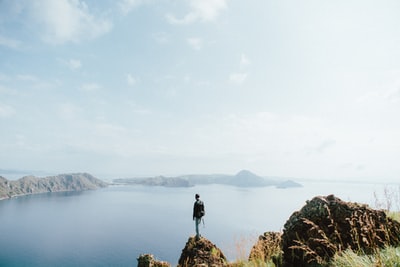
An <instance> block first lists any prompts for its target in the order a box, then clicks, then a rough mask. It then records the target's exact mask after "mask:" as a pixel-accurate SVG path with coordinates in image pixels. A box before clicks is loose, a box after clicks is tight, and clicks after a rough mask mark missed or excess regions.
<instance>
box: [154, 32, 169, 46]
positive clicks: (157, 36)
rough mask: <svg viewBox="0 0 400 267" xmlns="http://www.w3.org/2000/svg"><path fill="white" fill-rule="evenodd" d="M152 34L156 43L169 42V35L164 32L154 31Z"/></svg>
mask: <svg viewBox="0 0 400 267" xmlns="http://www.w3.org/2000/svg"><path fill="white" fill-rule="evenodd" d="M152 36H153V38H154V40H156V42H157V43H160V44H167V43H169V42H170V37H169V35H168V34H167V33H166V32H157V33H154V34H153V35H152Z"/></svg>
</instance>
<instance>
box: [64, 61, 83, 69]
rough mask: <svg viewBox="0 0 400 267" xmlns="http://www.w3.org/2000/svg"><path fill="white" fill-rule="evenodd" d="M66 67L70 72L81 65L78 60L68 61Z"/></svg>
mask: <svg viewBox="0 0 400 267" xmlns="http://www.w3.org/2000/svg"><path fill="white" fill-rule="evenodd" d="M67 64H68V67H69V68H70V69H72V70H77V69H80V68H81V67H82V63H81V61H80V60H78V59H70V60H68V61H67Z"/></svg>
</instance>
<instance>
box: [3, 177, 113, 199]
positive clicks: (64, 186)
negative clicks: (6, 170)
mask: <svg viewBox="0 0 400 267" xmlns="http://www.w3.org/2000/svg"><path fill="white" fill-rule="evenodd" d="M107 185H108V184H107V183H105V182H103V181H101V180H99V179H97V178H95V177H94V176H92V175H90V174H88V173H74V174H60V175H57V176H48V177H45V178H37V177H35V176H25V177H23V178H21V179H19V180H15V181H10V180H7V179H6V178H4V177H1V176H0V199H5V198H11V197H14V196H18V195H28V194H38V193H46V192H61V191H83V190H93V189H97V188H101V187H106V186H107Z"/></svg>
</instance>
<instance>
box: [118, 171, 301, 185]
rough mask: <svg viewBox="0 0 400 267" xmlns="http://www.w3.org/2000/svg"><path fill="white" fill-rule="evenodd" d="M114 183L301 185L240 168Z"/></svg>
mask: <svg viewBox="0 0 400 267" xmlns="http://www.w3.org/2000/svg"><path fill="white" fill-rule="evenodd" d="M113 182H114V183H119V184H130V185H146V186H165V187H192V186H195V185H207V184H222V185H231V186H237V187H264V186H276V187H277V188H290V187H301V186H302V185H301V184H299V183H297V182H295V181H292V180H291V179H286V178H282V177H274V178H271V177H262V176H259V175H256V174H254V173H252V172H251V171H248V170H241V171H239V172H238V173H237V174H235V175H227V174H189V175H180V176H175V177H166V176H155V177H137V178H117V179H114V180H113Z"/></svg>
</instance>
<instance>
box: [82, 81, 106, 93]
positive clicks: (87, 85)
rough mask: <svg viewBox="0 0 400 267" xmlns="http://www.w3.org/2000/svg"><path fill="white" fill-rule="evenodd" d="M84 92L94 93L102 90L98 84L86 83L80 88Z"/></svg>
mask: <svg viewBox="0 0 400 267" xmlns="http://www.w3.org/2000/svg"><path fill="white" fill-rule="evenodd" d="M80 88H81V89H82V90H83V91H87V92H93V91H97V90H99V89H100V88H101V85H99V84H97V83H84V84H82V85H81V87H80Z"/></svg>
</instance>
